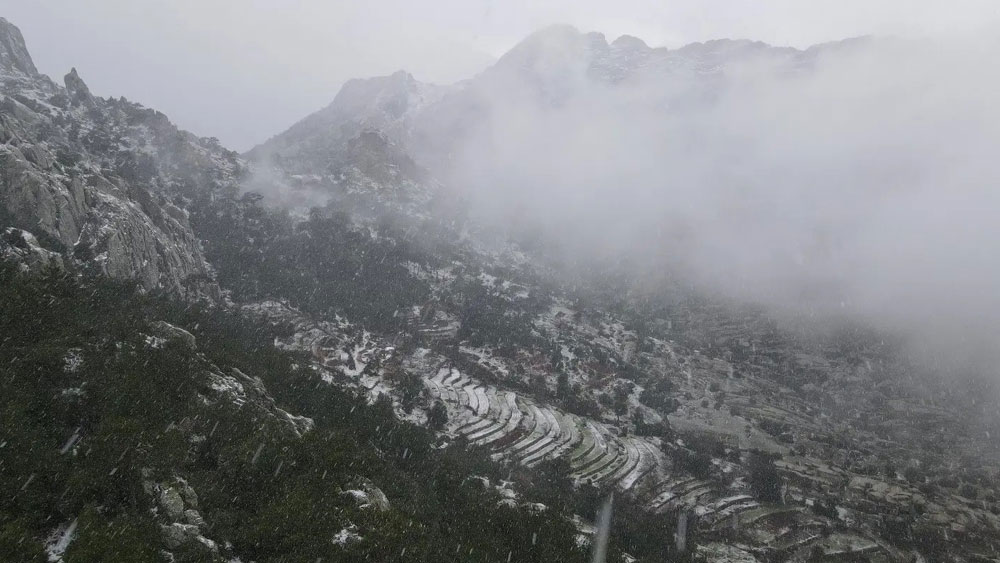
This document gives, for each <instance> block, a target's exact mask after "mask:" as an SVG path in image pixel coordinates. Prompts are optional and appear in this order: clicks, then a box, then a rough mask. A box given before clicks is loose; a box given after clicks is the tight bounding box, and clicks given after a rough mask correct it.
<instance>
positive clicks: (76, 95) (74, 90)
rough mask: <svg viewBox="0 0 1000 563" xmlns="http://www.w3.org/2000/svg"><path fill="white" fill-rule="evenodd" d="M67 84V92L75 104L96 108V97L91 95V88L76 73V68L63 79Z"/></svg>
mask: <svg viewBox="0 0 1000 563" xmlns="http://www.w3.org/2000/svg"><path fill="white" fill-rule="evenodd" d="M63 82H64V83H65V84H66V92H67V93H68V94H69V98H70V101H71V102H72V103H73V104H84V105H87V106H88V107H93V106H94V96H93V95H92V94H91V93H90V88H88V87H87V84H86V83H84V81H83V79H82V78H80V75H79V74H77V72H76V67H74V68H72V69H70V71H69V74H67V75H66V76H65V77H64V78H63Z"/></svg>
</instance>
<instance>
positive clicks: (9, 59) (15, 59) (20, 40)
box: [0, 18, 38, 75]
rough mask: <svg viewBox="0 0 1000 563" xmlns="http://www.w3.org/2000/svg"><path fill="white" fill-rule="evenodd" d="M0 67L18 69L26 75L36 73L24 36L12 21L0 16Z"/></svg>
mask: <svg viewBox="0 0 1000 563" xmlns="http://www.w3.org/2000/svg"><path fill="white" fill-rule="evenodd" d="M0 68H3V69H5V70H18V71H21V72H23V73H25V74H28V75H35V74H38V69H36V68H35V63H34V62H32V60H31V56H30V55H28V48H27V47H26V46H25V45H24V37H22V36H21V30H19V29H18V28H17V27H16V26H14V25H13V24H12V23H10V22H9V21H7V20H6V19H4V18H0Z"/></svg>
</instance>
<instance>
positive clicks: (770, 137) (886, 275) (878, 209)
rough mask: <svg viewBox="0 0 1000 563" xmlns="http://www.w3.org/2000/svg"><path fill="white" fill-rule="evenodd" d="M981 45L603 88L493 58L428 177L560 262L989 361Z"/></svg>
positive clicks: (933, 43) (827, 53)
mask: <svg viewBox="0 0 1000 563" xmlns="http://www.w3.org/2000/svg"><path fill="white" fill-rule="evenodd" d="M570 35H571V34H570ZM996 37H1000V35H998V36H994V37H991V38H971V37H963V38H955V37H952V38H937V39H933V40H923V41H904V40H889V39H885V40H874V39H873V40H858V41H853V42H846V43H843V44H839V45H832V46H827V47H824V48H821V49H815V50H812V51H810V52H808V53H803V52H795V51H792V50H780V49H771V50H767V51H766V52H761V53H760V54H753V55H750V56H738V57H732V58H731V60H730V61H729V62H727V63H726V64H725V65H723V66H722V67H721V68H722V70H721V72H716V71H711V72H706V71H704V69H698V70H691V69H685V68H676V69H670V70H667V71H665V70H664V69H658V68H651V69H648V70H644V71H643V70H640V71H637V72H634V73H632V74H630V75H629V76H628V77H627V78H626V79H624V80H621V81H619V82H613V81H610V82H609V81H608V80H601V79H597V78H595V77H594V76H593V75H594V72H593V69H592V68H588V67H587V65H586V64H579V65H573V64H566V61H567V60H570V59H571V57H569V56H564V55H565V54H566V53H569V52H576V51H579V50H580V49H581V47H580V45H579V44H570V45H563V46H557V47H558V48H556V49H555V50H553V49H551V48H548V49H547V50H546V51H545V53H547V54H546V55H545V56H542V57H534V58H525V59H524V61H518V64H520V65H521V67H527V68H519V69H518V70H516V71H513V72H508V73H507V74H504V72H505V71H503V70H502V67H503V65H504V64H505V61H504V60H501V61H500V64H498V68H501V70H497V69H496V68H495V69H492V70H491V71H489V72H487V73H485V74H484V75H481V76H480V77H479V78H478V79H477V82H476V84H478V86H477V85H476V84H474V85H473V86H471V87H470V90H472V93H471V94H469V93H466V94H465V95H468V96H470V98H471V99H473V100H474V103H467V104H466V105H465V107H464V110H465V111H470V112H471V111H475V112H478V113H477V114H478V115H479V116H480V119H479V120H478V121H475V125H473V126H468V125H467V126H466V127H465V129H463V132H462V134H463V137H462V142H461V143H459V144H458V146H457V147H453V148H452V149H451V154H450V155H449V156H450V160H449V164H448V165H447V169H448V174H449V180H450V181H451V182H452V183H453V184H456V185H462V186H465V188H466V189H467V190H468V191H469V192H470V193H471V194H472V196H473V201H475V202H476V204H477V211H478V214H479V216H480V217H481V218H485V219H487V220H489V221H492V222H494V223H496V224H502V225H512V224H513V225H517V226H519V228H526V229H536V230H537V229H541V232H542V233H544V236H545V237H547V240H548V241H558V244H559V245H560V246H559V248H560V249H561V251H562V252H565V253H567V255H568V256H572V257H573V258H574V259H577V260H580V259H582V260H584V261H586V259H587V257H588V256H595V257H607V256H615V255H621V256H625V257H628V258H629V259H631V260H633V261H635V262H637V263H640V264H647V265H650V266H651V267H649V268H648V269H649V270H651V271H656V270H659V269H660V268H659V267H652V266H654V265H659V264H663V265H665V266H666V267H668V268H670V269H672V270H674V271H680V272H683V273H684V275H685V276H688V277H690V278H692V279H694V280H695V281H696V282H697V283H699V284H703V285H704V287H706V288H711V289H713V290H719V291H724V292H726V293H727V294H729V295H732V296H735V297H739V298H741V299H749V300H753V301H759V302H765V303H769V304H772V305H779V306H783V307H786V306H793V307H795V308H797V309H799V310H803V311H809V312H818V313H820V314H822V313H823V312H833V311H836V312H837V314H841V313H847V314H849V315H857V316H860V317H863V318H864V319H867V320H872V321H876V322H877V323H879V324H880V325H881V326H884V327H887V328H892V329H906V330H912V331H915V333H919V334H920V335H921V336H922V337H925V338H929V339H930V341H933V342H936V343H937V345H938V348H939V350H938V352H940V351H942V350H948V349H951V350H954V348H953V347H954V346H960V350H961V352H960V354H961V355H968V354H978V353H983V352H991V353H992V352H993V343H994V342H995V341H996V340H997V336H998V335H1000V290H998V288H1000V220H998V219H1000V217H998V216H1000V158H998V155H1000V103H998V102H997V100H998V99H1000V65H997V64H996V61H997V60H998V56H1000V41H998V40H997V39H996ZM569 40H570V41H576V42H579V41H582V40H586V38H584V39H582V40H581V39H580V38H574V37H572V36H571V37H570V39H569ZM583 48H587V47H586V46H584V47H583ZM552 53H555V54H554V55H553V54H552ZM553 58H554V59H555V60H553ZM716 70H718V69H716ZM524 71H527V72H529V73H530V74H531V76H533V77H535V81H534V82H530V81H529V86H527V87H526V86H525V81H524V80H523V76H522V75H523V72H524ZM469 108H471V109H469ZM484 116H485V117H484Z"/></svg>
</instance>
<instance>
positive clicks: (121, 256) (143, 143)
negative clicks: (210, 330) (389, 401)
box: [0, 19, 241, 294]
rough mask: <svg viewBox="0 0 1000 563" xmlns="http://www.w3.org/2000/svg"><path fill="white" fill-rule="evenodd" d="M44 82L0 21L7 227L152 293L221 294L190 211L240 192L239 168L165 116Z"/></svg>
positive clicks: (1, 218)
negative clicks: (199, 201)
mask: <svg viewBox="0 0 1000 563" xmlns="http://www.w3.org/2000/svg"><path fill="white" fill-rule="evenodd" d="M64 84H65V85H64V86H60V85H58V84H56V83H54V82H53V81H52V80H50V79H49V78H48V77H47V76H44V75H42V74H39V73H38V71H37V69H36V68H35V66H34V64H33V63H32V61H31V57H30V56H29V55H28V50H27V48H26V46H25V44H24V40H23V38H22V37H21V34H20V32H19V31H18V29H17V28H16V27H14V26H13V25H12V24H10V23H9V22H7V21H6V20H3V19H0V224H2V226H3V227H14V228H17V229H21V230H23V231H26V232H28V233H30V234H31V235H33V236H34V237H35V238H36V239H37V240H38V242H39V244H40V245H41V247H42V248H44V249H46V250H49V251H53V252H57V253H59V254H62V255H64V256H65V258H66V261H65V262H66V264H67V265H75V266H78V267H81V268H82V269H85V270H90V271H96V272H100V273H103V274H106V275H108V276H111V277H114V278H119V279H134V280H136V281H137V282H138V283H140V284H141V285H142V286H143V287H145V288H147V289H153V288H163V289H166V290H169V291H173V292H178V293H186V292H188V291H190V290H193V289H197V290H198V291H199V292H207V293H209V294H211V293H214V292H215V289H214V287H213V286H214V284H213V283H212V282H211V279H212V277H213V274H212V270H211V267H210V266H209V265H208V263H207V262H206V260H205V258H204V256H203V254H202V250H201V245H200V242H199V240H198V238H197V237H196V236H195V234H194V232H193V231H192V228H191V225H190V224H189V221H188V215H187V211H186V210H185V207H186V206H187V205H188V204H190V202H191V201H192V200H193V199H195V198H197V197H204V196H205V195H206V194H210V193H213V192H215V191H220V190H221V191H227V190H228V191H234V190H235V189H236V185H237V182H238V177H239V175H240V170H241V165H240V163H239V161H238V160H237V158H236V155H235V154H234V153H231V152H229V151H226V150H225V149H223V148H222V147H220V146H219V145H218V143H217V142H216V141H214V140H212V139H200V138H197V137H195V136H193V135H191V134H189V133H186V132H183V131H180V130H178V129H177V128H176V127H174V126H173V125H172V124H171V123H170V122H169V120H167V119H166V117H165V116H163V115H162V114H160V113H158V112H155V111H153V110H149V109H147V108H144V107H142V106H140V105H138V104H134V103H131V102H128V101H127V100H125V99H124V98H122V99H118V100H115V99H102V98H99V97H95V96H94V95H92V94H91V93H90V90H89V88H88V87H87V85H86V84H85V83H84V81H83V79H82V78H80V75H79V74H78V73H77V71H76V69H73V70H71V71H70V72H69V74H67V75H66V77H65V80H64Z"/></svg>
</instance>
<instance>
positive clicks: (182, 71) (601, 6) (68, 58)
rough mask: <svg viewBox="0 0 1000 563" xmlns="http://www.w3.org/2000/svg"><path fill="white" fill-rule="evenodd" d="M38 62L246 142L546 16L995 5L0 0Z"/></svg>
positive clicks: (766, 21)
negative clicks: (370, 83)
mask: <svg viewBox="0 0 1000 563" xmlns="http://www.w3.org/2000/svg"><path fill="white" fill-rule="evenodd" d="M0 15H2V16H4V17H6V18H8V19H9V20H10V21H12V22H13V23H14V24H15V25H17V26H19V27H20V28H21V31H22V32H23V34H24V36H25V39H26V41H27V42H28V48H29V49H30V51H31V53H32V55H33V57H34V59H35V63H36V65H37V66H38V68H39V69H40V70H41V71H42V72H44V73H47V74H49V75H50V76H52V77H53V78H55V79H56V80H61V77H62V75H63V74H64V73H65V72H66V71H68V70H69V68H70V67H71V66H75V67H77V69H78V70H79V72H80V73H81V75H82V77H83V78H84V80H85V81H87V83H88V84H89V85H90V87H91V89H92V90H93V91H94V92H95V93H96V94H98V95H102V96H121V95H124V96H126V97H128V98H129V99H132V100H135V101H139V102H142V103H143V104H145V105H147V106H150V107H153V108H156V109H159V110H161V111H163V112H165V113H166V114H167V115H168V116H170V117H171V119H173V121H174V122H175V123H177V124H178V125H180V126H181V127H183V128H185V129H189V130H191V131H193V132H195V133H198V134H200V135H207V136H216V137H219V138H220V139H221V140H222V141H223V143H224V144H226V145H227V146H229V147H231V148H234V149H237V150H246V149H248V148H250V147H251V146H253V145H254V144H256V143H258V142H261V141H263V140H265V139H266V138H267V137H269V136H271V135H273V134H275V133H278V132H280V131H282V130H283V129H285V128H286V127H288V126H289V125H290V124H291V123H293V122H294V121H296V120H297V119H299V118H301V117H302V116H304V115H306V114H308V113H309V112H311V111H314V110H316V109H318V108H320V107H322V106H324V105H326V104H327V103H329V102H330V100H332V99H333V96H334V95H335V94H336V92H337V90H338V89H339V87H340V85H341V84H342V83H343V82H344V81H345V80H347V79H350V78H354V77H363V76H372V75H378V74H387V73H390V72H393V71H395V70H398V69H401V68H402V69H406V70H409V71H411V72H412V73H413V74H414V75H416V77H417V78H418V79H421V80H427V81H434V82H451V81H455V80H458V79H461V78H464V77H466V76H469V75H471V74H474V73H475V72H477V71H478V70H480V69H482V68H483V67H485V66H486V65H487V64H489V62H490V61H491V60H492V59H493V58H494V57H496V56H498V55H500V54H502V53H503V52H504V51H505V50H506V49H507V48H509V47H510V46H512V45H513V44H514V43H516V42H517V41H518V40H519V39H520V38H522V37H524V36H525V35H527V34H528V33H530V32H532V31H534V30H536V29H538V28H540V27H543V26H546V25H549V24H553V23H569V24H573V25H575V26H577V27H578V28H580V29H582V30H596V31H601V32H603V33H605V34H606V35H607V36H608V38H609V39H613V38H614V37H617V36H618V35H620V34H623V33H629V34H632V35H636V36H639V37H641V38H643V39H644V40H646V42H647V43H649V44H651V45H654V46H661V45H663V46H668V47H676V46H680V45H682V44H685V43H689V42H692V41H702V40H706V39H713V38H721V37H729V38H749V39H758V40H762V41H766V42H769V43H772V44H783V45H793V46H799V47H803V46H807V45H810V44H813V43H817V42H822V41H829V40H834V39H840V38H844V37H849V36H856V35H865V34H879V35H887V34H894V35H904V36H922V35H934V34H942V33H948V34H951V33H966V32H970V31H974V30H976V29H979V28H981V27H983V26H986V25H992V24H995V23H996V22H997V21H998V20H1000V7H998V4H997V3H996V2H995V0H949V1H948V2H944V1H941V0H937V1H930V0H809V1H803V0H770V1H768V0H676V1H668V0H614V1H600V0H550V1H545V2H541V1H533V0H502V1H501V0H433V1H415V0H370V1H367V2H343V1H321V0H312V1H307V0H282V1H280V2H279V1H277V0H271V1H264V0H88V1H86V2H79V1H73V0H32V1H30V2H24V1H18V2H14V1H11V0H0Z"/></svg>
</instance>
